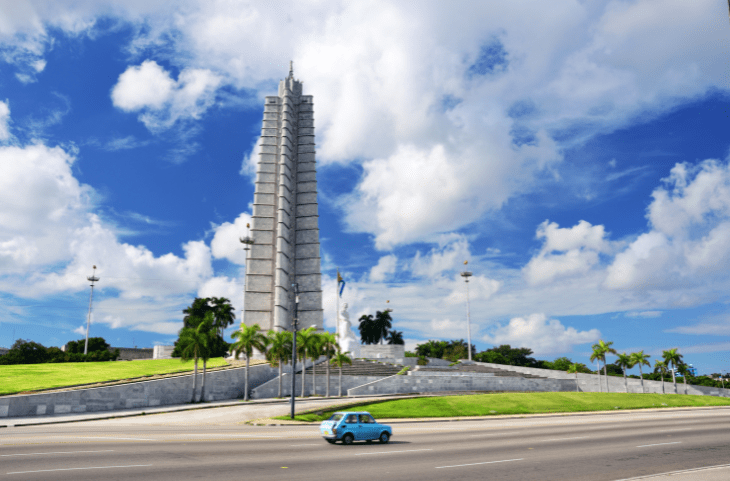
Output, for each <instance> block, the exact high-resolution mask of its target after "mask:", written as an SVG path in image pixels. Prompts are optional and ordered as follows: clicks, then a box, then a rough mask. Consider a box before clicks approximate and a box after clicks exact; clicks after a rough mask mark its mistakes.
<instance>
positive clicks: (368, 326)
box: [358, 309, 405, 345]
mask: <svg viewBox="0 0 730 481" xmlns="http://www.w3.org/2000/svg"><path fill="white" fill-rule="evenodd" d="M391 312H392V311H391V310H390V309H386V310H384V311H376V312H375V317H373V315H372V314H363V315H362V316H360V319H359V321H358V322H359V323H360V325H359V326H358V330H359V331H360V342H361V343H362V344H383V342H384V341H385V342H387V343H388V344H395V345H403V344H405V343H404V342H403V333H402V332H400V331H396V330H394V329H393V318H392V317H391V316H390V313H391Z"/></svg>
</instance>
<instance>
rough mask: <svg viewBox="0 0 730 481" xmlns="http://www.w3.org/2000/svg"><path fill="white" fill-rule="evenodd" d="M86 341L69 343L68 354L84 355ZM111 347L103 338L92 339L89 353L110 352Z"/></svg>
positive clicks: (67, 346)
mask: <svg viewBox="0 0 730 481" xmlns="http://www.w3.org/2000/svg"><path fill="white" fill-rule="evenodd" d="M85 343H86V339H79V340H78V341H69V342H67V343H66V352H68V353H75V354H83V353H84V344H85ZM110 347H111V346H110V345H109V343H107V342H106V341H105V340H104V338H103V337H90V338H89V349H88V352H90V353H91V352H98V351H108V350H109V348H110Z"/></svg>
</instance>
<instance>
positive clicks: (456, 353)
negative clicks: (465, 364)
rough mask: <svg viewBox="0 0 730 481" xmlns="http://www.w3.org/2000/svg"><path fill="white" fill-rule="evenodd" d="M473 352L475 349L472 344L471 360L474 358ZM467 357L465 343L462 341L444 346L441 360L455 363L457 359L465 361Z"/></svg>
mask: <svg viewBox="0 0 730 481" xmlns="http://www.w3.org/2000/svg"><path fill="white" fill-rule="evenodd" d="M474 351H476V348H475V347H474V345H473V344H472V346H471V353H472V358H473V357H474V354H475V352H474ZM468 357H469V353H468V351H467V343H466V341H465V340H463V339H459V340H456V341H451V342H449V344H448V346H446V349H444V352H443V354H442V359H448V360H449V361H451V362H456V361H458V360H459V359H466V358H468Z"/></svg>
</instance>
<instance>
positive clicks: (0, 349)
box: [0, 347, 10, 356]
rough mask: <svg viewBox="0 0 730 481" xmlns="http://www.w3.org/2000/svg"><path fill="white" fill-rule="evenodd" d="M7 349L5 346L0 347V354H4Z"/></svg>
mask: <svg viewBox="0 0 730 481" xmlns="http://www.w3.org/2000/svg"><path fill="white" fill-rule="evenodd" d="M9 350H10V349H8V348H7V347H0V356H4V355H5V354H7V353H8V351H9Z"/></svg>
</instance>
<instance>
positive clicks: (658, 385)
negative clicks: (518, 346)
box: [462, 361, 730, 397]
mask: <svg viewBox="0 0 730 481" xmlns="http://www.w3.org/2000/svg"><path fill="white" fill-rule="evenodd" d="M462 362H463V363H468V362H469V361H462ZM474 364H479V365H482V366H488V367H495V368H499V369H506V370H509V371H515V372H519V373H524V374H532V375H535V376H542V377H546V378H549V379H572V380H573V381H575V378H576V376H575V374H568V373H567V372H565V371H553V370H552V369H539V368H536V367H521V366H505V365H502V364H492V363H489V362H474ZM627 384H628V388H629V389H628V392H630V393H641V392H642V388H641V379H631V378H627ZM601 386H602V387H601V388H600V391H603V392H605V391H606V377H605V376H601ZM578 388H579V389H580V391H582V392H599V387H598V376H597V375H596V374H583V373H578ZM664 390H665V392H666V393H667V394H674V384H672V383H671V382H665V383H664ZM608 391H609V392H626V387H625V385H624V378H623V377H615V376H608ZM644 392H646V393H657V394H661V392H662V382H661V381H648V380H646V379H645V380H644ZM677 393H678V394H685V388H684V383H677ZM686 394H697V395H701V396H721V397H730V389H722V388H714V387H707V386H694V385H691V384H690V385H688V386H687V392H686Z"/></svg>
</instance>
